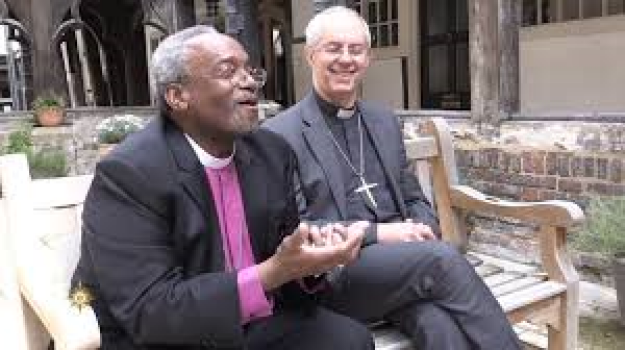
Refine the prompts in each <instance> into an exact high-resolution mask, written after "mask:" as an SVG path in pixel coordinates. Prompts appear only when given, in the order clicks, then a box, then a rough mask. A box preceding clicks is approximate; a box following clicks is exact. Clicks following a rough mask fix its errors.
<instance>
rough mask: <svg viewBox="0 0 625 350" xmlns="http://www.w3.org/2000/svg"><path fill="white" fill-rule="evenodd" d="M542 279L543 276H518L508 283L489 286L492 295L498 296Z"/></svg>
mask: <svg viewBox="0 0 625 350" xmlns="http://www.w3.org/2000/svg"><path fill="white" fill-rule="evenodd" d="M543 280H544V278H540V277H534V276H529V277H523V278H519V279H516V280H512V281H510V282H508V283H504V284H502V285H499V286H496V287H493V288H491V292H493V295H494V296H495V297H497V298H499V297H500V296H503V295H506V294H508V293H513V292H515V291H517V290H521V289H524V288H527V287H529V286H532V285H535V284H538V283H540V282H542V281H543Z"/></svg>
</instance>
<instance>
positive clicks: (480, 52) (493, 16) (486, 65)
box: [468, 0, 500, 124]
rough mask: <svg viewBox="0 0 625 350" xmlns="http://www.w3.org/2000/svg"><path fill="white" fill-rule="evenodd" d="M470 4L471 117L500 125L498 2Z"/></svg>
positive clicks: (478, 0) (479, 0)
mask: <svg viewBox="0 0 625 350" xmlns="http://www.w3.org/2000/svg"><path fill="white" fill-rule="evenodd" d="M468 1H469V47H470V58H469V60H470V70H471V118H472V120H473V121H474V122H476V123H480V124H481V123H489V124H497V123H498V122H499V120H500V115H499V69H498V67H499V62H498V59H497V56H498V54H497V31H498V22H497V12H498V11H497V9H498V1H493V0H468Z"/></svg>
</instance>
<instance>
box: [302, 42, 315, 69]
mask: <svg viewBox="0 0 625 350" xmlns="http://www.w3.org/2000/svg"><path fill="white" fill-rule="evenodd" d="M314 53H315V50H314V49H313V48H312V47H310V46H308V45H304V55H306V62H308V66H309V67H312V66H313V55H314Z"/></svg>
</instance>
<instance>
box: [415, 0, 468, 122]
mask: <svg viewBox="0 0 625 350" xmlns="http://www.w3.org/2000/svg"><path fill="white" fill-rule="evenodd" d="M467 4H468V0H421V2H420V12H419V13H420V17H421V18H420V23H421V62H422V64H421V106H422V108H425V109H452V110H468V109H470V108H471V79H470V75H469V14H468V7H467Z"/></svg>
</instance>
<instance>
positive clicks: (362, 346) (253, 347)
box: [101, 307, 374, 350]
mask: <svg viewBox="0 0 625 350" xmlns="http://www.w3.org/2000/svg"><path fill="white" fill-rule="evenodd" d="M102 344H103V346H102V347H101V350H138V349H143V347H142V346H139V345H136V344H134V343H133V342H132V341H131V340H130V338H129V337H127V336H125V335H124V334H123V333H122V332H121V331H120V332H106V331H103V332H102ZM150 349H159V350H183V349H184V350H200V349H201V350H207V349H212V350H325V349H328V350H330V349H337V350H338V349H341V350H374V344H373V337H372V334H371V332H370V331H369V329H368V328H367V327H366V326H365V325H364V324H362V323H360V322H358V321H355V320H353V319H351V318H349V317H347V316H343V315H339V314H337V313H335V312H333V311H330V310H327V309H325V308H322V307H316V308H315V309H313V310H309V311H307V312H305V313H304V312H302V311H288V310H283V311H276V312H275V313H274V315H272V316H270V317H267V318H263V319H259V320H257V321H254V322H252V323H250V324H248V325H247V326H246V327H245V345H244V347H243V348H238V347H237V348H227V349H225V348H214V347H210V346H201V345H180V346H167V345H163V346H150Z"/></svg>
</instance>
